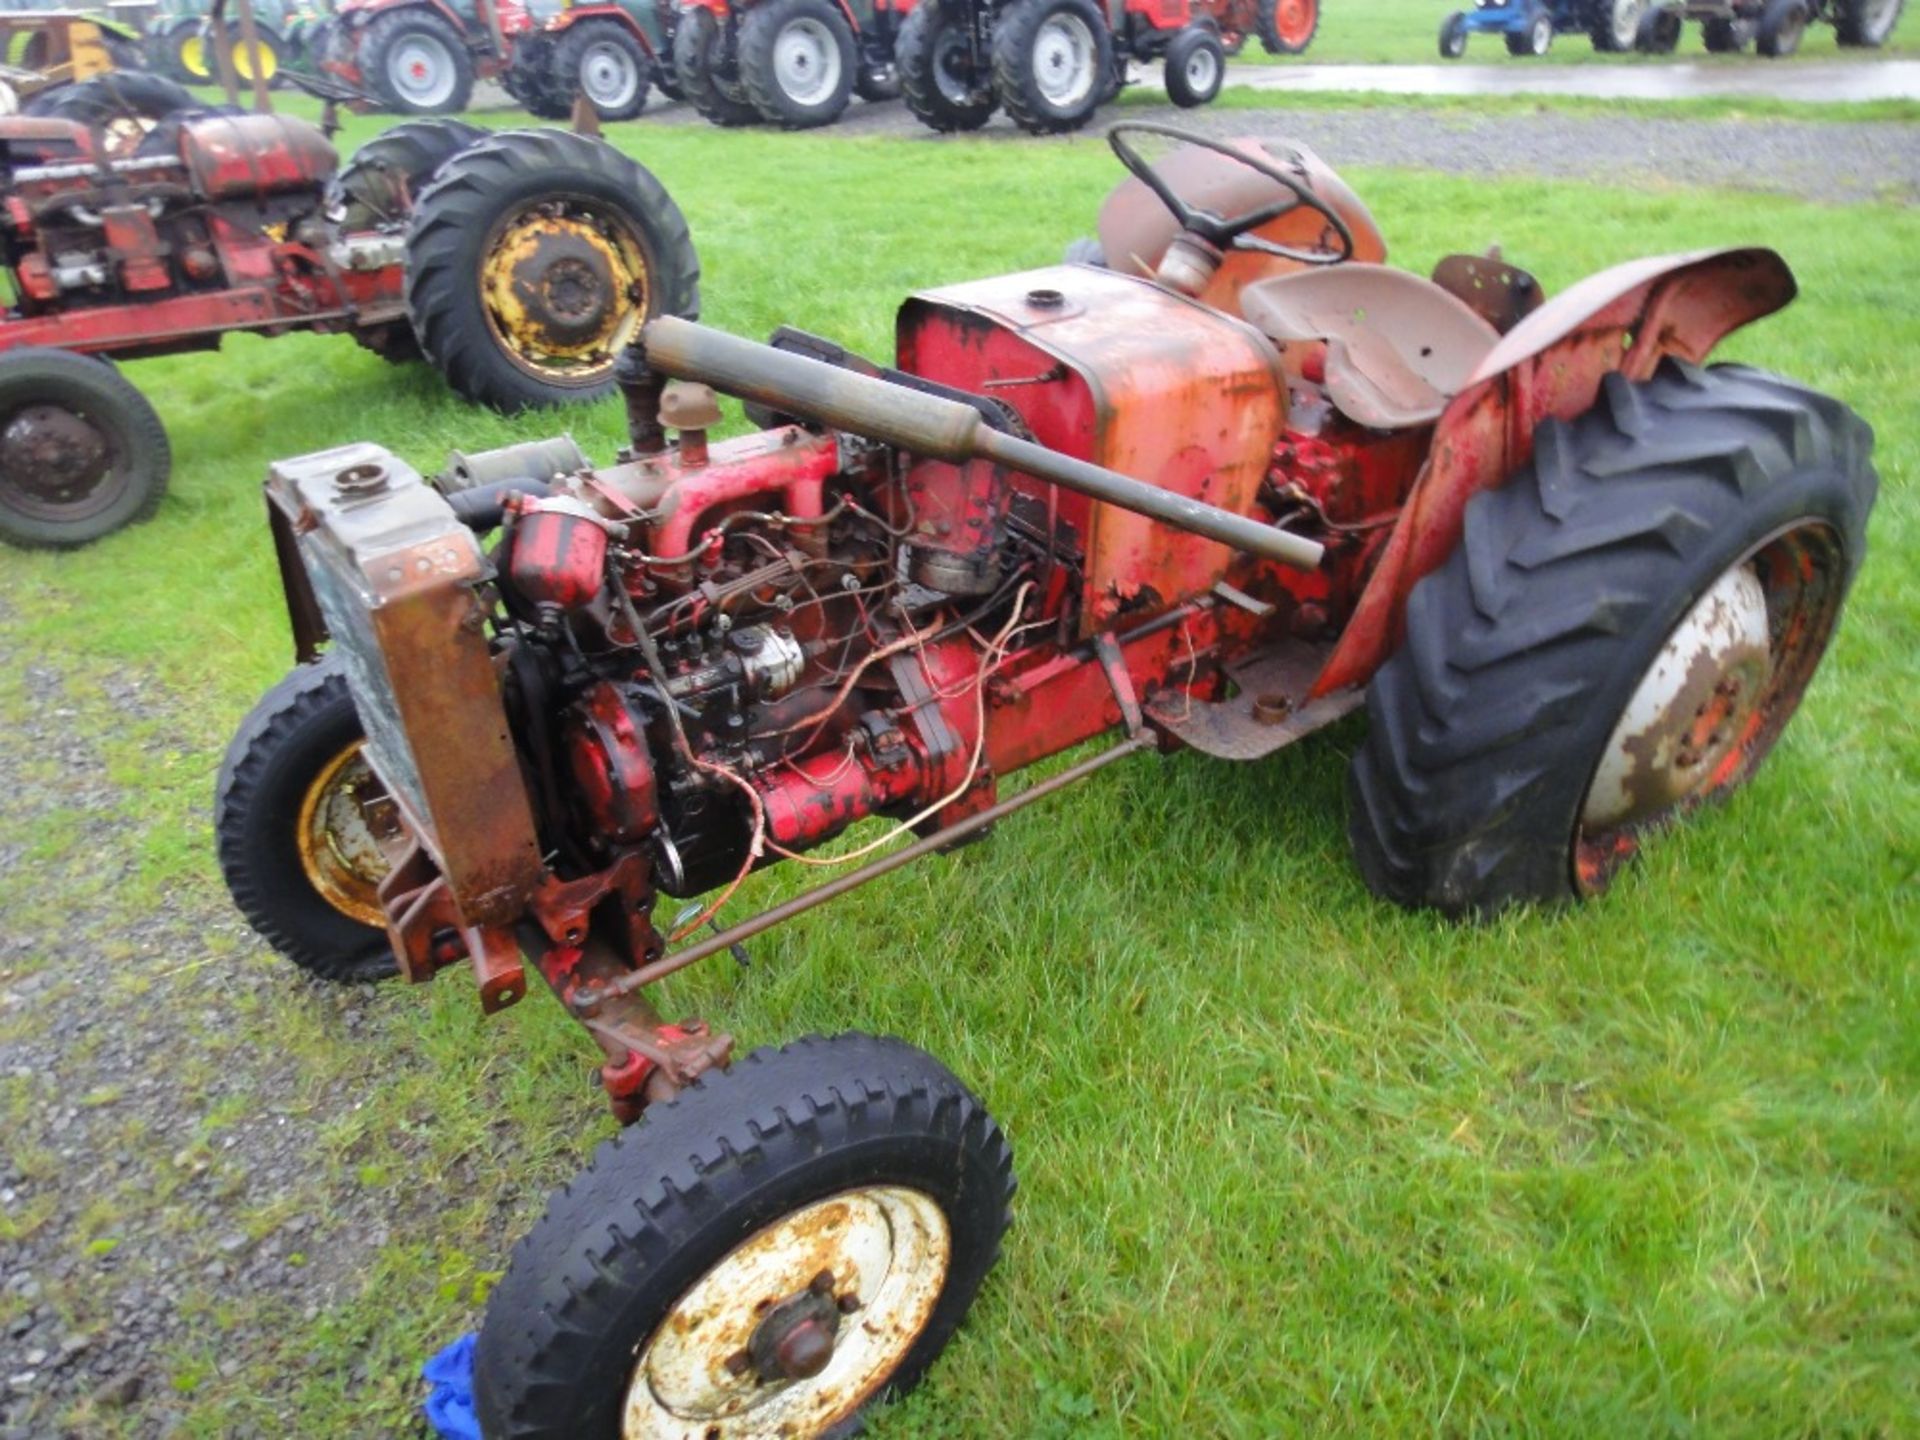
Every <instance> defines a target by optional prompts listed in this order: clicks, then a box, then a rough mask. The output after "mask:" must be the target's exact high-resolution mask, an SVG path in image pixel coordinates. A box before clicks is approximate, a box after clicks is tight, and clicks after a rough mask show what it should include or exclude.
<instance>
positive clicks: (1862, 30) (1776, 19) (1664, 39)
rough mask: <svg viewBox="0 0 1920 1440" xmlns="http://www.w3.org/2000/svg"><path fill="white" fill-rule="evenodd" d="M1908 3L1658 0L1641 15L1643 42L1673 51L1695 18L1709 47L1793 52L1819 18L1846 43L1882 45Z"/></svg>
mask: <svg viewBox="0 0 1920 1440" xmlns="http://www.w3.org/2000/svg"><path fill="white" fill-rule="evenodd" d="M1905 8H1906V0H1655V3H1652V4H1649V5H1648V6H1647V7H1646V10H1647V13H1646V16H1645V17H1644V19H1643V20H1642V21H1641V28H1640V39H1639V48H1640V49H1642V50H1645V51H1647V52H1649V53H1651V54H1656V55H1665V54H1671V53H1672V52H1673V50H1674V49H1676V48H1677V47H1678V46H1679V44H1680V34H1681V31H1682V30H1683V29H1684V27H1685V23H1686V22H1687V21H1689V20H1693V21H1697V22H1699V25H1700V38H1701V40H1702V42H1703V43H1704V44H1705V45H1706V47H1707V49H1708V50H1710V51H1712V52H1714V53H1715V54H1720V55H1732V54H1738V53H1739V52H1740V51H1742V50H1745V49H1746V48H1747V47H1748V46H1750V45H1751V46H1757V47H1758V49H1759V51H1760V53H1761V54H1762V55H1770V56H1774V57H1784V56H1788V55H1792V54H1793V53H1794V52H1795V51H1797V50H1799V48H1800V41H1801V39H1802V38H1803V37H1804V36H1805V35H1806V32H1807V27H1808V26H1809V25H1812V24H1814V23H1816V22H1818V23H1821V24H1828V25H1831V26H1833V28H1834V31H1835V34H1836V36H1837V38H1838V39H1839V41H1840V43H1841V44H1842V45H1843V46H1850V47H1859V48H1867V49H1878V48H1879V47H1880V46H1882V45H1884V44H1886V42H1887V37H1888V36H1889V35H1891V34H1893V27H1894V26H1895V25H1898V24H1899V23H1900V13H1901V11H1903V10H1904V9H1905Z"/></svg>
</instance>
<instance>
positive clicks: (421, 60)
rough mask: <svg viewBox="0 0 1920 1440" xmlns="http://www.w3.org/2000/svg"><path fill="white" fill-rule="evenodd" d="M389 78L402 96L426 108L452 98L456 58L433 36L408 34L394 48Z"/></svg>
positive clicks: (389, 63)
mask: <svg viewBox="0 0 1920 1440" xmlns="http://www.w3.org/2000/svg"><path fill="white" fill-rule="evenodd" d="M387 76H388V78H389V79H391V80H392V81H393V88H394V89H395V90H398V91H399V92H400V94H401V95H402V96H404V97H405V98H406V99H408V100H410V101H412V102H413V103H414V104H415V105H419V106H421V107H422V108H425V109H431V108H433V107H434V106H436V105H444V104H446V103H447V101H449V100H451V99H452V98H453V85H454V74H453V57H452V56H451V55H449V54H447V47H446V46H445V45H443V44H441V43H440V41H438V40H436V39H435V38H434V37H433V36H431V35H408V36H406V37H405V38H404V39H402V40H401V41H400V42H399V43H398V44H397V45H395V46H394V47H393V54H392V58H391V59H389V60H388V61H387Z"/></svg>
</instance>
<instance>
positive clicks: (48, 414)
mask: <svg viewBox="0 0 1920 1440" xmlns="http://www.w3.org/2000/svg"><path fill="white" fill-rule="evenodd" d="M128 470H129V464H128V456H127V451H126V446H125V445H124V444H123V443H122V441H121V437H120V435H119V433H118V432H117V431H116V430H115V428H114V427H113V426H112V425H111V424H103V423H101V422H100V421H99V420H96V419H95V418H94V417H93V416H91V415H88V414H87V413H86V411H85V409H84V408H76V407H74V406H72V405H68V404H64V403H61V402H59V401H56V400H46V401H39V402H35V403H32V404H27V405H21V406H18V407H16V408H15V409H14V410H13V411H12V413H10V414H8V415H5V416H0V505H4V506H5V507H6V508H7V509H9V510H12V511H14V512H15V513H16V514H20V515H24V516H27V517H28V518H29V519H33V520H42V521H48V522H52V523H59V524H67V525H77V524H80V523H81V522H83V521H87V520H91V519H93V518H94V517H95V516H97V515H101V514H103V513H105V512H106V511H108V510H110V509H112V508H113V507H114V506H115V505H116V504H118V503H119V502H120V499H121V497H122V496H124V495H125V494H126V491H127V486H128V482H129V476H128Z"/></svg>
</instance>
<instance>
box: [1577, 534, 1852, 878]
mask: <svg viewBox="0 0 1920 1440" xmlns="http://www.w3.org/2000/svg"><path fill="white" fill-rule="evenodd" d="M1845 569H1846V567H1845V565H1844V563H1843V557H1842V555H1841V550H1840V539H1839V536H1838V535H1837V534H1836V533H1835V532H1834V530H1833V529H1832V527H1831V526H1829V525H1827V524H1826V523H1825V522H1823V521H1816V520H1802V521H1797V522H1795V523H1794V524H1792V525H1789V526H1786V527H1785V528H1783V529H1781V530H1779V531H1776V532H1775V533H1774V534H1773V535H1772V536H1770V537H1769V538H1768V539H1766V540H1764V541H1762V542H1761V543H1760V544H1759V545H1757V546H1755V547H1754V548H1753V549H1752V550H1750V551H1749V552H1748V553H1747V554H1746V555H1744V556H1742V557H1741V558H1740V559H1739V560H1738V561H1736V562H1735V563H1734V564H1732V565H1730V566H1728V567H1727V568H1726V569H1725V570H1723V571H1722V572H1721V573H1720V575H1719V576H1717V577H1716V578H1715V580H1714V582H1713V584H1711V585H1709V586H1708V587H1707V588H1706V590H1705V591H1703V592H1702V593H1701V595H1700V596H1699V597H1698V598H1697V599H1696V600H1695V601H1694V603H1693V605H1692V606H1690V607H1689V609H1688V611H1687V613H1686V614H1685V615H1684V616H1682V617H1681V619H1680V622H1679V623H1678V624H1677V625H1675V627H1674V628H1673V630H1672V631H1671V632H1669V634H1668V636H1667V638H1666V640H1665V642H1664V643H1663V644H1662V646H1661V649H1660V651H1659V652H1658V653H1657V654H1656V656H1655V658H1654V661H1653V664H1652V665H1650V666H1649V667H1648V669H1647V671H1646V673H1645V674H1644V675H1643V676H1642V677H1641V679H1640V682H1639V684H1638V685H1637V686H1636V687H1635V690H1634V693H1633V695H1632V696H1631V697H1629V699H1628V702H1627V705H1626V707H1625V708H1624V709H1623V710H1622V712H1621V715H1620V717H1619V719H1618V720H1617V721H1616V722H1615V725H1614V728H1613V731H1612V733H1611V734H1610V735H1609V736H1608V738H1607V744H1606V748H1605V749H1604V750H1603V751H1602V752H1601V757H1600V761H1599V763H1598V764H1597V765H1596V767H1595V770H1594V774H1593V777H1592V778H1591V780H1590V781H1589V782H1588V786H1587V790H1586V794H1585V796H1584V798H1583V800H1582V803H1581V811H1580V815H1579V819H1578V823H1577V825H1576V828H1575V832H1574V847H1573V853H1574V882H1575V884H1576V886H1577V887H1578V889H1579V890H1580V891H1581V892H1582V893H1583V894H1589V895H1591V894H1596V893H1598V892H1600V891H1602V890H1604V889H1606V887H1607V884H1608V883H1609V882H1610V881H1611V879H1612V878H1613V875H1614V874H1615V872H1616V871H1618V869H1619V868H1620V866H1621V865H1622V864H1624V863H1625V862H1626V861H1627V859H1629V858H1630V857H1631V856H1632V855H1633V853H1634V852H1635V851H1636V850H1637V849H1638V848H1639V844H1640V839H1641V837H1642V836H1644V835H1646V834H1647V833H1649V832H1650V831H1653V830H1656V829H1659V828H1660V827H1662V826H1664V825H1666V824H1668V823H1670V822H1671V821H1673V820H1674V819H1676V818H1678V817H1679V816H1681V815H1683V814H1685V813H1686V812H1688V811H1689V810H1692V809H1695V808H1697V807H1698V806H1700V805H1703V804H1706V803H1709V802H1711V801H1713V800H1717V799H1721V798H1724V797H1725V796H1726V795H1728V794H1729V793H1731V792H1732V791H1733V790H1735V789H1737V788H1738V787H1739V786H1740V785H1741V784H1743V783H1744V782H1745V781H1746V780H1747V778H1748V777H1749V776H1750V775H1752V774H1753V772H1754V770H1755V769H1756V768H1758V766H1759V764H1760V762H1761V761H1762V760H1763V759H1765V758H1766V755H1767V752H1768V751H1769V750H1771V749H1772V748H1773V745H1774V742H1775V741H1776V740H1778V739H1779V737H1780V732H1781V731H1782V730H1784V729H1785V728H1786V724H1787V721H1788V720H1790V719H1791V718H1792V717H1793V712H1794V710H1795V709H1796V708H1797V707H1798V705H1799V703H1800V697H1801V696H1802V695H1804V694H1805V693H1806V688H1807V684H1808V682H1809V681H1811V680H1812V678H1813V672H1814V671H1815V669H1817V668H1818V666H1819V664H1820V658H1821V656H1822V655H1823V654H1825V652H1826V648H1827V642H1828V640H1829V639H1831V638H1832V635H1833V629H1834V624H1835V622H1836V621H1837V620H1838V619H1839V614H1840V602H1841V599H1842V597H1843V593H1844V589H1845V582H1844V580H1843V578H1842V577H1843V576H1844V574H1845Z"/></svg>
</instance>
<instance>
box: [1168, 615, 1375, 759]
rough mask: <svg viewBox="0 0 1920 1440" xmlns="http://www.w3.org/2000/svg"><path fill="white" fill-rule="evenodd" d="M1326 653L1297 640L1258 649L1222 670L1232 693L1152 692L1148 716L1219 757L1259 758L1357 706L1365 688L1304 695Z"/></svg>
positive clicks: (1330, 722)
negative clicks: (1204, 696) (1213, 698)
mask: <svg viewBox="0 0 1920 1440" xmlns="http://www.w3.org/2000/svg"><path fill="white" fill-rule="evenodd" d="M1325 660H1326V654H1325V652H1324V651H1322V650H1321V649H1320V648H1319V647H1317V646H1313V645H1306V644H1302V643H1300V642H1298V641H1296V642H1293V643H1291V644H1286V645H1281V646H1279V647H1276V648H1275V649H1272V650H1266V651H1262V652H1260V653H1258V654H1256V655H1253V656H1251V657H1249V658H1248V659H1247V660H1244V661H1242V662H1240V663H1239V664H1237V665H1233V666H1230V667H1229V668H1228V671H1227V674H1228V676H1229V677H1230V678H1231V679H1232V681H1233V688H1234V693H1233V694H1232V695H1231V696H1230V697H1228V698H1227V699H1225V700H1221V701H1218V702H1208V701H1203V700H1195V701H1193V702H1192V703H1190V704H1189V703H1188V702H1187V699H1186V697H1185V696H1182V695H1166V696H1161V697H1156V699H1155V701H1154V703H1152V704H1150V705H1149V706H1147V718H1148V719H1150V720H1152V721H1153V723H1154V724H1156V725H1158V726H1159V727H1160V728H1161V729H1163V730H1165V731H1167V733H1169V734H1170V735H1172V736H1174V737H1175V738H1176V739H1178V740H1180V741H1181V742H1182V743H1183V744H1187V745H1191V746H1192V747H1193V748H1194V749H1195V750H1198V751H1200V752H1201V753H1202V754H1206V755H1212V756H1215V757H1216V758H1218V759H1221V760H1258V759H1260V758H1261V757H1262V756H1263V755H1271V754H1272V753H1273V752H1274V751H1276V750H1278V749H1280V748H1281V747H1282V746H1284V745H1291V744H1292V743H1293V742H1294V741H1296V740H1298V739H1300V738H1301V736H1303V735H1310V734H1312V733H1313V732H1314V731H1315V730H1318V729H1320V727H1321V726H1323V725H1331V724H1332V723H1333V722H1334V721H1335V720H1338V719H1339V718H1340V717H1341V716H1342V715H1345V714H1347V713H1348V712H1349V711H1352V710H1354V709H1356V708H1358V706H1359V704H1360V702H1361V700H1362V699H1364V698H1365V692H1363V691H1361V690H1340V691H1336V692H1335V693H1333V694H1331V695H1323V696H1321V697H1320V698H1319V699H1318V700H1307V699H1306V698H1305V697H1306V694H1307V691H1308V689H1309V688H1310V687H1311V686H1312V684H1313V678H1314V676H1316V675H1318V674H1319V673H1320V667H1321V665H1322V664H1323V663H1324V662H1325Z"/></svg>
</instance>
